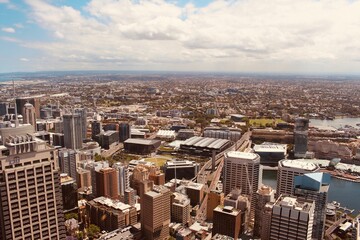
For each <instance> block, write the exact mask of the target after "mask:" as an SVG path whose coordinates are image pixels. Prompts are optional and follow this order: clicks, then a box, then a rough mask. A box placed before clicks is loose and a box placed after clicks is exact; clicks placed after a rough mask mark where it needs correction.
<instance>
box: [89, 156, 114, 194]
mask: <svg viewBox="0 0 360 240" xmlns="http://www.w3.org/2000/svg"><path fill="white" fill-rule="evenodd" d="M84 167H85V169H87V170H89V171H90V176H91V177H90V179H91V189H92V194H93V196H99V195H98V194H97V192H98V188H97V181H96V172H98V171H100V169H102V168H106V167H109V163H108V162H107V161H101V162H91V163H88V164H85V166H84Z"/></svg>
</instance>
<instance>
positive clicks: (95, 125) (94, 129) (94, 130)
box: [91, 121, 102, 140]
mask: <svg viewBox="0 0 360 240" xmlns="http://www.w3.org/2000/svg"><path fill="white" fill-rule="evenodd" d="M101 131H102V126H101V122H99V121H94V122H92V123H91V138H92V139H93V140H96V136H97V135H98V134H100V133H101Z"/></svg>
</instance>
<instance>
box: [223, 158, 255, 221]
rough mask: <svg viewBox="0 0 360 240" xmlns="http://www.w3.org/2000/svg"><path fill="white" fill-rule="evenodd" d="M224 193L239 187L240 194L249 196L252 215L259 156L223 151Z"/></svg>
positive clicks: (252, 213)
mask: <svg viewBox="0 0 360 240" xmlns="http://www.w3.org/2000/svg"><path fill="white" fill-rule="evenodd" d="M223 179H224V193H225V195H227V194H229V193H230V192H231V191H232V190H233V189H235V188H239V189H241V194H245V195H248V196H249V200H250V202H251V215H252V216H253V215H254V207H255V197H254V194H255V193H256V191H257V189H258V188H259V183H260V156H259V155H258V154H255V153H245V152H236V151H230V152H227V153H225V163H224V169H223Z"/></svg>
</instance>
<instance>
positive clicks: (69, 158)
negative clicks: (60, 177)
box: [59, 149, 77, 179]
mask: <svg viewBox="0 0 360 240" xmlns="http://www.w3.org/2000/svg"><path fill="white" fill-rule="evenodd" d="M59 165H60V170H61V172H62V173H67V174H68V176H69V177H72V178H73V179H76V176H77V173H76V151H75V150H73V149H60V150H59Z"/></svg>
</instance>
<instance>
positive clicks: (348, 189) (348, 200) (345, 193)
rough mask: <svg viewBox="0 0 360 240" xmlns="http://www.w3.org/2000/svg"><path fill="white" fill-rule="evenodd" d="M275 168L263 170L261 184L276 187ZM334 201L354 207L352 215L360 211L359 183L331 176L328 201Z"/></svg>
mask: <svg viewBox="0 0 360 240" xmlns="http://www.w3.org/2000/svg"><path fill="white" fill-rule="evenodd" d="M276 175H277V171H276V170H263V177H262V178H263V179H262V181H263V184H265V185H269V186H271V187H272V188H274V189H276ZM332 201H336V202H339V203H340V204H341V206H343V207H347V208H350V209H355V211H354V215H357V214H358V213H359V211H360V183H356V182H350V181H345V180H341V179H337V178H333V177H332V178H331V182H330V188H329V195H328V202H332Z"/></svg>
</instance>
